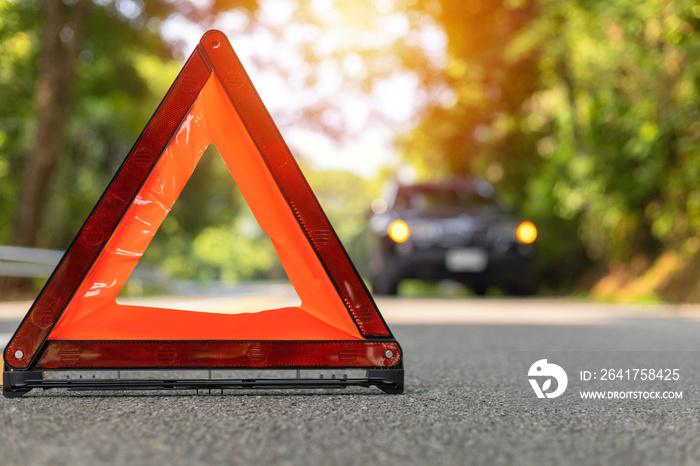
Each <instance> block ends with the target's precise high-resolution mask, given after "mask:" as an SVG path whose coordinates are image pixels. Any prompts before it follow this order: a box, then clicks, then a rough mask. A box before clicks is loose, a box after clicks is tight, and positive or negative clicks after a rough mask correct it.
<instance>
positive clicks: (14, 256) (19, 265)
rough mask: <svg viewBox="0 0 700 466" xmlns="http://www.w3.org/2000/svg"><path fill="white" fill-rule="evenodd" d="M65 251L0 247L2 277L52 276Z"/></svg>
mask: <svg viewBox="0 0 700 466" xmlns="http://www.w3.org/2000/svg"><path fill="white" fill-rule="evenodd" d="M63 252H64V251H57V250H55V249H35V248H21V247H18V246H0V276H6V277H30V278H45V277H48V276H49V275H51V273H52V272H53V269H55V268H56V264H58V261H60V260H61V257H63Z"/></svg>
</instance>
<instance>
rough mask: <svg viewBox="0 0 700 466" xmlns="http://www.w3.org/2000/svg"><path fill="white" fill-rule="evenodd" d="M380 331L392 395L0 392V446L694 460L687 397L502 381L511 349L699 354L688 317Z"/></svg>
mask: <svg viewBox="0 0 700 466" xmlns="http://www.w3.org/2000/svg"><path fill="white" fill-rule="evenodd" d="M14 325H16V323H13V325H11V327H14ZM0 329H1V330H3V331H5V330H4V328H0ZM8 331H10V330H8ZM393 331H394V333H395V334H396V336H397V338H398V340H399V341H400V342H401V344H402V346H403V350H404V356H405V365H406V393H405V394H404V395H393V396H392V395H384V394H383V393H381V392H380V391H379V390H377V389H376V388H373V389H352V390H346V391H339V392H330V393H329V392H310V393H309V392H305V393H301V394H299V393H294V394H290V393H289V392H280V391H276V392H251V391H247V392H242V391H229V392H226V394H225V395H224V396H220V395H195V394H194V393H193V392H177V393H175V392H158V393H153V392H146V393H141V392H132V393H114V394H111V393H107V394H105V393H95V392H91V393H81V392H67V391H65V390H56V391H46V392H42V391H37V390H34V391H32V392H31V393H30V394H29V395H27V396H25V397H22V398H19V399H5V398H2V401H0V422H1V423H2V426H3V427H2V430H1V432H2V433H1V434H0V452H1V456H2V459H3V460H4V462H5V463H6V464H12V465H24V464H27V465H29V464H31V465H36V464H52V465H63V464H71V465H83V464H85V465H88V464H89V465H94V464H144V465H145V464H172V465H192V464H290V465H296V464H340V465H345V464H347V465H354V464H426V463H429V464H489V465H492V464H495V465H501V464H502V465H510V464H538V465H541V464H591V465H594V464H595V465H598V464H697V463H699V462H700V422H698V418H699V414H700V411H699V410H698V406H697V403H696V402H693V401H690V400H687V401H686V400H684V401H683V402H679V403H671V404H664V405H657V406H647V405H644V406H642V405H638V404H634V403H620V404H617V405H610V404H600V405H591V406H584V407H581V406H578V405H577V406H571V407H567V406H564V407H559V408H557V409H549V408H547V406H542V405H537V404H533V405H518V404H517V403H516V404H514V403H512V402H510V401H509V400H508V381H507V380H508V374H507V368H508V354H509V352H510V351H524V350H527V351H536V350H628V351H629V350H645V351H650V350H683V351H698V350H700V323H695V322H690V321H688V320H683V319H674V318H668V319H630V320H629V321H627V322H621V323H618V324H615V325H591V326H583V325H577V326H556V325H554V326H535V325H529V326H528V325H517V326H516V325H402V326H394V328H393Z"/></svg>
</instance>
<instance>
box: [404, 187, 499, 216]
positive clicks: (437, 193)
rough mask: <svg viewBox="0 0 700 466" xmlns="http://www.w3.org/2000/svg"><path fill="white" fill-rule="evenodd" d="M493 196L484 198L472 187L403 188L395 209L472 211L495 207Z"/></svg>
mask: <svg viewBox="0 0 700 466" xmlns="http://www.w3.org/2000/svg"><path fill="white" fill-rule="evenodd" d="M495 205H496V202H495V199H494V198H493V196H484V195H483V194H480V193H478V192H476V191H475V190H474V189H473V188H472V187H471V186H469V185H465V186H402V187H400V188H399V190H398V192H397V193H396V201H395V202H394V207H398V208H403V209H416V210H445V209H454V210H471V209H474V208H479V207H494V206H495Z"/></svg>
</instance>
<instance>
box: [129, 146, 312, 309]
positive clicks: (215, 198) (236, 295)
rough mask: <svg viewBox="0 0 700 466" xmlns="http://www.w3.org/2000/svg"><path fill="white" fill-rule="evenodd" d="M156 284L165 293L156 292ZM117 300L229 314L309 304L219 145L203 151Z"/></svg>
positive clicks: (140, 304) (130, 303)
mask: <svg viewBox="0 0 700 466" xmlns="http://www.w3.org/2000/svg"><path fill="white" fill-rule="evenodd" d="M251 280H256V281H255V282H251ZM153 290H156V293H155V294H157V295H158V296H149V295H152V294H154V293H153ZM144 291H145V294H144ZM203 296H204V297H206V299H203V298H202V297H203ZM117 304H122V305H137V306H145V307H153V306H154V305H156V304H157V305H160V306H162V307H167V308H169V309H178V310H188V311H197V312H214V313H221V314H240V313H254V312H260V311H261V310H268V309H275V308H280V307H298V306H299V305H300V304H301V300H300V299H299V296H298V295H297V294H296V291H294V288H293V287H292V286H291V283H290V282H289V279H288V278H287V275H286V274H285V272H284V268H283V267H282V264H281V262H280V260H279V258H278V257H277V253H276V252H275V250H274V248H273V245H272V242H271V241H270V237H269V236H268V235H267V234H266V233H265V232H264V231H263V230H262V229H261V228H260V226H259V225H258V222H257V220H256V219H255V216H254V215H253V213H252V212H251V210H250V208H249V207H248V205H247V203H246V202H245V200H244V199H243V197H242V196H241V194H240V191H239V190H238V187H237V186H236V184H235V183H234V182H233V179H232V177H231V174H230V172H229V171H228V168H227V167H226V164H225V163H224V161H223V159H222V157H221V155H220V154H219V152H218V150H216V147H215V146H214V145H210V146H209V147H208V148H207V150H206V151H205V152H204V154H203V155H202V158H201V159H200V162H199V164H197V167H196V168H195V170H194V173H193V174H192V176H191V177H190V179H189V181H188V182H187V184H186V185H185V188H184V189H183V190H182V193H180V196H179V197H178V199H177V201H176V202H175V205H174V206H173V209H172V210H171V211H170V213H168V215H167V217H166V218H165V220H164V221H163V223H162V225H161V226H160V228H159V229H158V231H157V232H156V235H155V236H154V237H153V239H152V240H151V243H150V245H149V246H148V248H147V249H146V251H145V253H144V254H143V256H142V257H141V258H140V259H139V262H138V264H137V266H136V268H135V269H134V272H133V273H132V274H131V276H130V277H129V280H128V281H127V283H126V285H125V286H124V288H122V290H121V292H120V293H119V295H118V296H117Z"/></svg>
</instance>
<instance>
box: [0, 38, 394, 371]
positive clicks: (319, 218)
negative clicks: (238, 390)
mask: <svg viewBox="0 0 700 466" xmlns="http://www.w3.org/2000/svg"><path fill="white" fill-rule="evenodd" d="M210 144H214V145H216V147H217V148H218V149H219V152H220V153H221V156H222V157H223V159H224V162H225V163H226V165H227V167H228V169H229V171H230V172H231V175H232V176H233V178H234V180H235V182H236V183H237V185H238V187H239V188H240V190H241V192H242V194H243V197H244V198H245V199H246V201H247V203H248V205H249V207H250V209H251V211H252V212H253V214H254V215H255V217H256V219H257V220H258V223H259V224H260V226H261V228H262V229H263V230H264V231H265V232H266V233H267V234H268V235H269V236H270V239H271V240H272V243H273V245H274V247H275V250H276V251H277V254H278V256H279V259H280V262H281V263H282V266H283V267H284V269H285V271H286V272H287V276H288V277H289V279H290V281H291V283H292V285H293V286H294V288H295V290H296V292H297V294H298V296H299V298H300V300H301V305H300V306H298V307H288V308H281V309H269V310H263V311H260V312H257V313H249V314H221V313H203V312H196V311H184V310H173V309H161V308H152V307H143V306H127V305H120V304H117V302H116V298H117V295H118V294H119V292H120V291H121V289H122V287H123V286H124V285H125V284H126V282H127V280H128V279H129V276H130V275H131V273H132V271H133V270H134V268H135V266H136V264H137V262H138V261H139V259H140V257H141V256H142V254H143V252H144V251H145V250H146V248H147V247H148V245H149V243H150V241H151V239H152V238H153V236H154V235H155V233H156V231H157V230H158V228H159V227H160V225H161V223H162V221H163V220H164V219H165V217H166V215H167V214H168V212H169V211H170V209H171V208H172V206H173V204H174V203H175V201H176V200H177V198H178V196H179V195H180V192H181V191H182V189H183V188H184V186H185V184H186V183H187V181H188V180H189V178H190V176H191V174H192V172H193V171H194V169H195V167H196V165H197V163H198V162H199V159H200V157H201V156H202V154H203V153H204V151H205V149H206V148H207V147H208V146H209V145H210ZM235 240H236V239H235V238H231V241H235ZM4 358H5V364H6V371H5V375H7V374H8V371H9V373H10V374H12V373H13V372H16V371H43V370H49V369H116V368H229V367H245V368H248V367H256V368H307V367H338V368H340V367H342V368H351V367H358V368H359V367H363V368H376V369H388V368H396V369H399V368H401V367H402V362H401V350H400V347H399V345H398V343H397V342H396V340H395V339H394V337H393V336H392V334H391V332H390V330H389V328H388V326H387V325H386V323H385V322H384V320H383V319H382V317H381V315H380V313H379V311H378V309H377V306H376V304H375V303H374V301H373V299H372V297H371V295H370V294H369V292H368V291H367V288H366V286H365V285H364V283H363V282H362V280H361V279H360V277H359V275H358V273H357V271H356V270H355V268H354V266H353V265H352V263H351V261H350V259H349V258H348V255H347V253H346V252H345V249H344V248H343V246H342V244H341V242H340V241H339V239H338V237H337V236H336V234H335V232H334V230H333V228H332V227H331V225H330V223H329V221H328V218H327V217H326V215H325V214H324V213H323V210H322V209H321V206H320V205H319V203H318V201H317V199H316V197H315V196H314V194H313V192H312V190H311V188H310V187H309V185H308V183H307V182H306V179H305V178H304V176H303V174H302V172H301V170H300V169H299V167H298V165H297V164H296V161H295V160H294V158H293V156H292V154H291V152H290V151H289V149H288V148H287V145H286V144H285V142H284V140H283V139H282V136H281V135H280V133H279V131H278V129H277V127H276V126H275V124H274V122H273V121H272V118H271V117H270V115H269V113H268V112H267V110H266V108H265V106H264V104H263V103H262V100H261V99H260V97H259V96H258V94H257V92H256V91H255V89H254V87H253V85H252V83H251V81H250V79H249V78H248V75H247V74H246V72H245V70H244V69H243V66H242V65H241V63H240V61H239V60H238V57H237V56H236V54H235V53H234V51H233V49H232V48H231V45H230V43H229V42H228V39H227V38H226V36H225V35H224V34H223V33H221V32H219V31H209V32H208V33H206V34H205V35H204V37H202V40H201V41H200V43H199V45H198V46H197V48H196V50H195V51H194V53H193V54H192V56H190V58H189V59H188V60H187V63H186V64H185V66H184V67H183V69H182V71H181V72H180V74H179V75H178V77H177V79H176V81H175V83H174V84H173V85H172V87H171V88H170V90H169V91H168V93H167V94H166V96H165V98H164V99H163V101H162V102H161V104H160V106H159V107H158V109H157V110H156V112H155V114H154V115H153V117H152V118H151V120H150V122H149V123H148V125H147V126H146V128H145V129H144V131H143V133H142V134H141V136H140V137H139V139H138V141H137V142H136V144H135V146H134V147H133V149H132V150H131V152H130V153H129V155H128V156H127V158H126V159H125V161H124V163H123V164H122V166H121V167H120V169H119V171H118V172H117V174H116V175H115V176H114V179H113V180H112V182H111V183H110V185H109V186H108V188H107V190H106V191H105V193H104V194H103V195H102V198H101V199H100V201H99V202H98V203H97V205H96V206H95V208H94V210H93V211H92V213H91V214H90V216H89V217H88V219H87V221H86V222H85V224H84V225H83V227H82V229H81V230H80V232H79V233H78V235H77V237H76V238H75V240H74V241H73V244H72V245H71V246H70V248H69V249H68V250H67V251H66V254H65V255H64V257H63V259H62V260H61V262H60V263H59V264H58V266H57V267H56V270H55V271H54V273H53V274H52V276H51V278H50V279H49V280H48V282H47V283H46V285H45V287H44V289H43V290H42V292H41V293H40V295H39V297H38V298H37V300H36V301H35V302H34V304H33V305H32V307H31V309H30V310H29V312H28V313H27V315H26V316H25V318H24V320H23V321H22V324H21V325H20V327H19V329H18V330H17V331H16V333H15V335H14V336H13V338H12V339H11V340H10V343H9V344H8V346H7V348H6V349H5V352H4ZM15 375H16V374H15Z"/></svg>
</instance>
